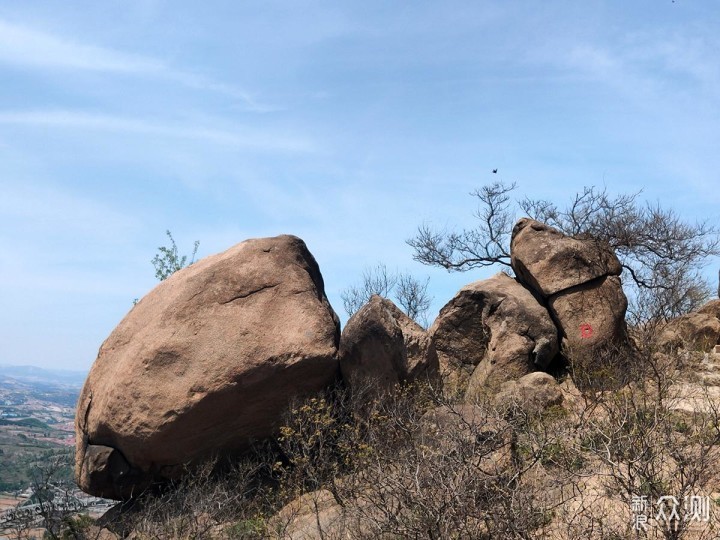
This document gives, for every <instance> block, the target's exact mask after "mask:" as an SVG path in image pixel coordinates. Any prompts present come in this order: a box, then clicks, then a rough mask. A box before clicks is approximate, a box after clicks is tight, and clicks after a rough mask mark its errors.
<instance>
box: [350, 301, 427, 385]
mask: <svg viewBox="0 0 720 540" xmlns="http://www.w3.org/2000/svg"><path fill="white" fill-rule="evenodd" d="M339 358H340V371H341V373H342V376H343V380H345V382H346V383H347V384H348V386H349V387H350V388H351V389H353V390H357V391H360V392H361V393H366V390H378V391H379V390H384V389H388V388H390V387H392V386H393V385H395V384H397V383H399V382H412V381H415V380H417V379H419V378H423V377H424V378H432V377H434V376H435V375H437V372H438V357H437V353H436V352H435V347H434V345H433V343H432V342H431V340H430V338H429V336H428V335H427V332H425V330H424V329H423V328H422V327H421V326H420V325H419V324H417V323H416V322H415V321H413V320H412V319H411V318H410V317H408V316H407V315H406V314H405V313H403V312H402V311H401V310H400V309H399V308H398V307H397V306H396V305H395V304H394V303H393V302H392V301H390V300H388V299H387V298H383V297H381V296H378V295H376V294H374V295H373V296H372V297H371V298H370V300H369V301H368V303H367V304H365V305H364V306H363V307H361V308H360V309H359V310H358V311H357V313H355V314H354V315H353V316H352V317H350V320H349V321H348V323H347V325H345V328H344V329H343V332H342V335H341V337H340V353H339Z"/></svg>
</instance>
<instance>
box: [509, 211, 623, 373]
mask: <svg viewBox="0 0 720 540" xmlns="http://www.w3.org/2000/svg"><path fill="white" fill-rule="evenodd" d="M510 249H511V259H512V261H511V262H512V267H513V270H515V273H516V274H517V276H518V279H519V281H521V282H522V283H524V284H525V285H527V286H528V287H529V288H531V289H532V290H534V291H535V292H536V293H537V294H539V295H540V296H542V297H543V298H544V299H545V301H546V302H547V305H548V308H549V310H550V314H551V315H552V318H553V320H554V321H555V324H556V325H557V327H558V329H559V330H560V335H561V337H562V344H563V346H564V347H565V348H566V349H567V350H568V352H570V351H573V352H574V353H575V354H577V353H581V354H583V355H584V357H585V361H587V360H588V359H589V358H590V356H592V354H593V353H594V352H603V351H610V350H615V351H619V350H629V348H628V347H629V346H628V343H629V342H628V337H627V329H626V324H625V311H626V310H627V298H626V297H625V293H624V292H623V290H622V284H621V282H620V278H619V277H618V276H619V275H620V272H621V271H622V267H621V265H620V261H619V260H618V258H617V257H616V256H615V253H614V252H613V251H612V249H611V248H610V247H609V246H608V245H606V244H604V243H602V242H598V241H595V240H592V239H577V238H572V237H569V236H566V235H564V234H563V233H561V232H560V231H558V230H557V229H554V228H552V227H549V226H548V225H545V224H544V223H540V222H538V221H535V220H532V219H529V218H523V219H520V220H519V221H518V222H517V224H516V225H515V227H514V228H513V233H512V240H511V248H510ZM588 355H590V356H588Z"/></svg>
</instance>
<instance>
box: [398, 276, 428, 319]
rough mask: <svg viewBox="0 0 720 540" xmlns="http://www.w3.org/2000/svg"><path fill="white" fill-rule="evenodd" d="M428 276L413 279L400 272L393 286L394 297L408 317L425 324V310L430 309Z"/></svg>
mask: <svg viewBox="0 0 720 540" xmlns="http://www.w3.org/2000/svg"><path fill="white" fill-rule="evenodd" d="M429 283H430V278H426V279H425V281H420V280H418V279H415V278H414V277H413V276H411V275H410V274H407V273H403V274H400V275H399V276H398V280H397V286H396V287H395V298H396V299H397V301H398V304H400V307H401V308H402V310H403V311H404V312H405V313H406V314H407V316H408V317H410V318H411V319H413V320H415V321H420V322H421V323H422V325H423V326H427V312H428V310H429V309H430V301H431V298H430V296H428V292H427V288H428V284H429Z"/></svg>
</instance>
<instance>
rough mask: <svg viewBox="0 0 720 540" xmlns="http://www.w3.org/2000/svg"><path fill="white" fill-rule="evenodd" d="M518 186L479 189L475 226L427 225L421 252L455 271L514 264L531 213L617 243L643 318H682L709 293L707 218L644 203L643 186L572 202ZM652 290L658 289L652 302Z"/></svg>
mask: <svg viewBox="0 0 720 540" xmlns="http://www.w3.org/2000/svg"><path fill="white" fill-rule="evenodd" d="M515 187H516V185H515V184H510V185H506V184H504V183H502V182H495V183H493V184H490V185H488V186H484V187H483V188H481V189H479V190H476V191H475V192H473V193H472V195H473V196H475V197H476V198H477V199H478V203H479V208H478V210H477V211H476V212H475V216H476V217H477V218H478V220H479V223H478V226H477V227H476V228H474V229H465V230H462V231H460V232H446V231H443V232H437V231H433V230H432V229H430V228H429V227H428V226H427V225H421V226H420V227H419V228H418V232H417V234H416V236H415V237H414V238H411V239H410V240H408V241H407V243H408V244H409V245H410V246H411V247H413V249H414V250H415V254H414V257H413V258H414V259H415V260H417V261H419V262H422V263H424V264H428V265H432V266H439V267H442V268H446V269H447V270H450V271H465V270H470V269H473V268H481V267H486V266H491V265H493V264H499V265H501V266H510V250H509V240H510V232H511V226H512V223H513V222H514V221H515V218H516V217H519V216H520V215H527V216H529V217H531V218H533V219H537V220H539V221H543V222H545V223H547V224H549V225H551V226H553V227H555V228H557V229H559V230H560V231H562V232H563V233H565V234H567V235H569V236H573V237H577V238H594V239H597V240H600V241H602V242H605V243H607V244H608V245H610V247H612V248H613V249H614V250H615V252H616V253H617V255H618V257H619V259H620V261H621V264H622V266H623V268H624V269H625V271H626V272H627V274H628V275H629V276H630V278H631V279H630V280H628V281H626V284H631V285H632V287H631V288H632V290H631V291H630V292H631V293H632V294H631V295H630V296H631V309H630V312H631V313H633V314H634V315H635V316H636V317H637V319H638V320H649V319H652V318H663V319H667V318H670V317H674V316H677V315H680V314H682V313H686V312H688V311H690V310H692V309H694V308H696V307H697V306H698V305H699V304H700V303H702V302H703V301H705V300H706V299H707V297H708V295H709V285H708V283H707V281H706V280H705V279H704V278H703V277H702V275H701V270H702V268H703V267H704V266H705V264H706V263H707V259H708V258H709V257H710V256H712V255H718V254H720V238H719V236H718V230H717V228H715V227H714V226H712V225H711V224H709V223H708V222H707V221H699V222H696V223H689V222H687V221H685V220H683V219H682V218H681V217H680V216H679V215H678V214H677V212H675V211H674V210H672V209H665V208H662V207H661V206H660V205H659V204H651V203H646V202H642V201H641V200H640V199H639V196H640V192H637V193H632V194H621V195H617V196H613V195H610V194H609V193H608V191H607V189H604V188H603V189H596V188H595V187H586V188H584V189H583V191H582V192H579V193H577V194H575V196H574V197H573V198H572V200H571V201H570V202H569V204H568V205H567V206H558V205H557V204H556V203H554V202H552V201H548V200H543V199H530V198H528V197H525V198H524V199H521V200H519V201H515V202H513V201H511V200H510V195H509V194H510V192H512V191H513V190H514V189H515ZM641 291H645V293H641ZM647 291H653V292H652V300H653V301H652V302H650V303H649V304H648V299H649V297H650V295H649V293H648V292H647ZM638 295H641V296H642V298H639V297H638ZM637 300H642V301H637Z"/></svg>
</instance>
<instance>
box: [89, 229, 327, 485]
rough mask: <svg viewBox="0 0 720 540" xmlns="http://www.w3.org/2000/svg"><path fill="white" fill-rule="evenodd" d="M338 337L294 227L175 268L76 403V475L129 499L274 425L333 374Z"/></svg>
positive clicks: (101, 360)
mask: <svg viewBox="0 0 720 540" xmlns="http://www.w3.org/2000/svg"><path fill="white" fill-rule="evenodd" d="M338 341H339V321H338V318H337V316H336V314H335V312H334V311H333V310H332V308H331V307H330V304H329V303H328V301H327V298H326V297H325V293H324V286H323V280H322V276H321V274H320V270H319V268H318V265H317V263H316V262H315V259H314V258H313V256H312V255H311V254H310V252H309V251H308V249H307V247H306V246H305V244H304V242H303V241H302V240H300V239H299V238H297V237H294V236H279V237H275V238H264V239H254V240H248V241H246V242H242V243H241V244H238V245H236V246H234V247H233V248H231V249H229V250H227V251H225V252H224V253H220V254H217V255H213V256H211V257H207V258H205V259H203V260H201V261H198V262H197V263H195V264H193V265H191V266H189V267H187V268H185V269H183V270H180V271H179V272H176V273H175V274H173V275H172V276H171V277H169V278H168V279H167V280H165V281H163V282H162V283H161V284H160V285H158V286H157V287H156V288H155V289H153V290H152V291H151V292H150V293H149V294H148V295H147V296H146V297H144V298H143V299H142V300H141V301H140V302H139V303H138V304H137V305H136V306H135V307H133V309H132V310H131V311H130V312H129V313H128V314H127V316H126V317H125V318H124V319H123V320H122V321H121V322H120V324H119V325H118V326H117V327H116V328H115V330H113V332H112V333H111V334H110V336H109V337H108V338H107V339H106V340H105V342H104V343H103V344H102V346H101V347H100V351H99V354H98V358H97V360H96V361H95V364H94V365H93V367H92V369H91V371H90V374H89V375H88V378H87V381H86V382H85V386H84V387H83V390H82V393H81V395H80V399H79V401H78V407H77V414H76V436H77V448H76V459H75V475H76V481H77V483H78V485H79V486H80V487H81V488H82V489H83V490H84V491H86V492H88V493H91V494H93V495H99V496H103V497H109V498H118V499H120V498H127V497H130V496H131V495H132V494H133V493H135V494H137V492H138V491H139V490H141V489H142V488H143V487H144V486H146V485H148V484H149V483H150V482H151V481H153V480H155V479H163V478H168V477H173V476H175V475H177V474H178V471H180V470H181V469H182V467H183V466H184V465H186V464H192V463H194V462H197V461H200V460H202V459H204V458H206V457H208V456H210V455H216V454H220V455H222V454H223V453H231V452H235V451H242V450H244V449H246V448H247V447H248V446H249V444H250V442H251V441H252V440H254V439H263V438H266V437H268V436H270V435H272V434H273V433H274V430H275V429H276V427H277V423H278V421H279V420H280V418H281V416H282V412H283V410H284V409H285V407H286V406H287V405H288V402H289V400H291V399H292V398H293V397H294V396H297V395H301V394H304V393H309V392H314V391H318V390H320V389H322V388H324V387H326V386H327V385H328V384H330V383H331V382H332V381H333V380H334V379H335V378H336V376H337V374H338V362H337V347H338Z"/></svg>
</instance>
